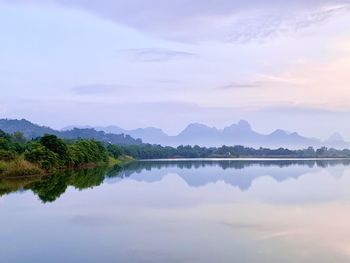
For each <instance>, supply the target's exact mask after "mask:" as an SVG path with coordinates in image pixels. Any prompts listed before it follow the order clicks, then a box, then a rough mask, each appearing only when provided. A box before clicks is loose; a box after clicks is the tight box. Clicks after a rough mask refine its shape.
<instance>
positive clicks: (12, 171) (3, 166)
mask: <svg viewBox="0 0 350 263" xmlns="http://www.w3.org/2000/svg"><path fill="white" fill-rule="evenodd" d="M133 160H134V159H133V158H132V157H130V156H125V155H123V156H120V157H118V158H117V159H116V158H114V157H111V156H109V158H108V162H107V163H105V162H100V163H85V164H84V163H82V164H80V165H79V166H76V167H60V168H57V169H50V170H45V169H42V168H40V167H39V166H38V165H37V164H34V163H31V162H28V161H26V160H25V159H24V158H23V157H19V158H17V159H15V160H11V161H0V177H3V178H7V177H27V176H39V175H45V174H50V173H52V172H56V171H58V170H63V171H64V170H79V169H87V168H95V167H98V166H106V165H107V166H108V167H114V166H123V165H125V164H127V163H129V162H132V161H133Z"/></svg>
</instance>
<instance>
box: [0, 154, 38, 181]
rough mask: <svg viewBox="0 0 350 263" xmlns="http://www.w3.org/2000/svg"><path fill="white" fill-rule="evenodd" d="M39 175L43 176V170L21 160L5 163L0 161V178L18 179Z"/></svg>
mask: <svg viewBox="0 0 350 263" xmlns="http://www.w3.org/2000/svg"><path fill="white" fill-rule="evenodd" d="M41 174H44V170H43V169H41V168H40V167H39V166H38V165H36V164H33V163H30V162H28V161H26V160H24V159H22V158H19V159H16V160H12V161H7V162H5V161H0V176H2V177H20V176H32V175H41Z"/></svg>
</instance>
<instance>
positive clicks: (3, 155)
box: [0, 150, 16, 162]
mask: <svg viewBox="0 0 350 263" xmlns="http://www.w3.org/2000/svg"><path fill="white" fill-rule="evenodd" d="M15 159H16V153H15V152H13V151H6V150H0V161H6V162H9V161H13V160H15Z"/></svg>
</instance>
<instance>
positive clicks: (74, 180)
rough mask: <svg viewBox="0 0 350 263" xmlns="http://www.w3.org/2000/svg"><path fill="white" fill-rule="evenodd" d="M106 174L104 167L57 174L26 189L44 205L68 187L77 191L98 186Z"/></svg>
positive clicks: (45, 177)
mask: <svg viewBox="0 0 350 263" xmlns="http://www.w3.org/2000/svg"><path fill="white" fill-rule="evenodd" d="M107 172H108V169H107V168H106V167H99V168H94V169H81V170H72V171H65V172H58V173H55V174H52V175H47V176H44V177H43V178H42V180H40V181H38V182H34V183H32V184H31V185H29V187H28V189H31V190H32V191H33V192H34V193H35V194H37V195H38V196H39V198H40V199H41V200H42V201H43V202H44V203H46V202H53V201H55V200H56V199H57V198H59V197H60V196H61V195H62V194H63V193H64V192H65V191H66V189H67V187H68V186H73V187H74V188H76V189H79V190H83V189H86V188H93V187H95V186H99V185H100V184H102V182H103V180H104V178H105V175H106V174H108V173H107ZM110 176H111V175H110Z"/></svg>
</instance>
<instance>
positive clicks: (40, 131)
mask: <svg viewBox="0 0 350 263" xmlns="http://www.w3.org/2000/svg"><path fill="white" fill-rule="evenodd" d="M0 130H3V131H5V132H7V133H14V132H17V131H19V132H21V133H23V135H24V136H25V137H26V138H28V139H32V138H36V137H39V136H42V135H44V134H54V135H56V136H58V137H60V138H63V139H77V138H82V139H95V140H98V141H102V142H108V143H113V144H121V145H122V144H142V140H141V139H134V138H132V137H131V136H130V135H125V134H114V133H106V132H104V131H97V130H95V129H92V128H84V129H77V128H73V129H71V130H65V131H57V130H54V129H51V128H49V127H45V126H40V125H37V124H34V123H32V122H30V121H27V120H25V119H22V120H10V119H0Z"/></svg>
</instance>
